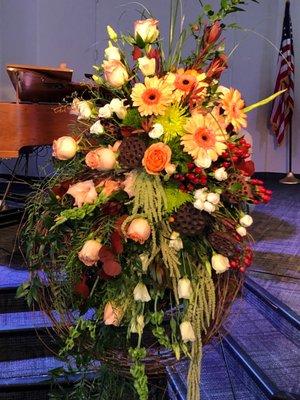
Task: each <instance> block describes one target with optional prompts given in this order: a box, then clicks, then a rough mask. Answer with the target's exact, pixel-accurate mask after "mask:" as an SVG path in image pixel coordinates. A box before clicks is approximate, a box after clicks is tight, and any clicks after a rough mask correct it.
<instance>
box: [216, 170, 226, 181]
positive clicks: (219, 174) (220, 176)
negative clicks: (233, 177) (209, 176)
mask: <svg viewBox="0 0 300 400" xmlns="http://www.w3.org/2000/svg"><path fill="white" fill-rule="evenodd" d="M214 177H215V179H216V180H217V181H225V180H226V179H227V178H228V174H227V172H226V171H225V168H224V167H221V168H218V169H216V170H215V172H214Z"/></svg>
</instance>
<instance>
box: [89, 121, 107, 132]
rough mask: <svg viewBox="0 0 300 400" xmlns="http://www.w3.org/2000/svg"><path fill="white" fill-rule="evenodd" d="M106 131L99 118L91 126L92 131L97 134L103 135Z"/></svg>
mask: <svg viewBox="0 0 300 400" xmlns="http://www.w3.org/2000/svg"><path fill="white" fill-rule="evenodd" d="M103 132H104V128H103V126H102V125H101V122H100V121H99V120H98V121H96V122H95V123H94V124H93V125H92V126H91V127H90V133H94V134H96V135H101V133H103Z"/></svg>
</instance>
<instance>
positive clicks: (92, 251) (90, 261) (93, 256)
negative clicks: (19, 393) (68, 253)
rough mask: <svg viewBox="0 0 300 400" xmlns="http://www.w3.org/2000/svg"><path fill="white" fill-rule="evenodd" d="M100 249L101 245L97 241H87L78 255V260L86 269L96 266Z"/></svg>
mask: <svg viewBox="0 0 300 400" xmlns="http://www.w3.org/2000/svg"><path fill="white" fill-rule="evenodd" d="M101 247H102V245H101V243H100V242H98V240H87V241H86V242H85V243H84V245H83V247H82V249H81V250H80V252H79V253H78V258H79V260H80V261H81V262H83V264H85V265H87V266H88V267H91V266H92V265H95V264H97V262H98V261H99V251H100V249H101Z"/></svg>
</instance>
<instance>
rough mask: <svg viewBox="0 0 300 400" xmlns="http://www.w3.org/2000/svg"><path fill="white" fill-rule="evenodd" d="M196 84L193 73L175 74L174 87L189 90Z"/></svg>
mask: <svg viewBox="0 0 300 400" xmlns="http://www.w3.org/2000/svg"><path fill="white" fill-rule="evenodd" d="M195 85H196V78H195V76H193V75H189V74H181V75H176V79H175V87H176V89H179V90H183V91H184V92H190V91H191V90H192V89H193V88H194V87H195Z"/></svg>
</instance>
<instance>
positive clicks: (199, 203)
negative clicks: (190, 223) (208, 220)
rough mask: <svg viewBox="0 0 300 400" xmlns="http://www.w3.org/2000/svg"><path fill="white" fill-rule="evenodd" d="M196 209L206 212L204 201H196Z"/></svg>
mask: <svg viewBox="0 0 300 400" xmlns="http://www.w3.org/2000/svg"><path fill="white" fill-rule="evenodd" d="M194 207H195V208H197V210H200V211H202V210H204V201H202V200H201V199H197V200H196V201H194Z"/></svg>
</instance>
